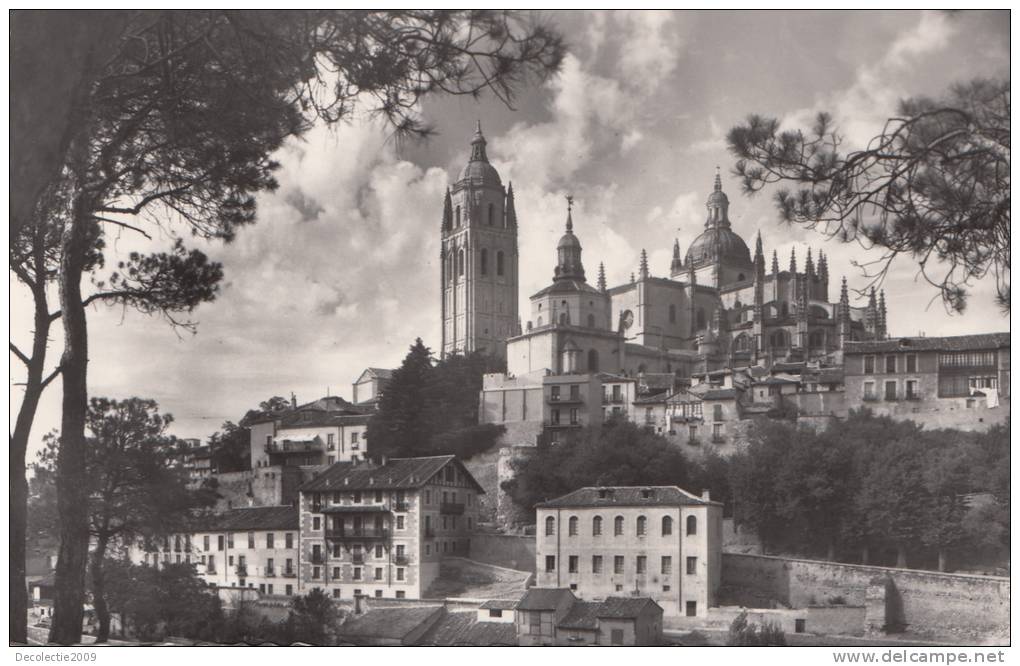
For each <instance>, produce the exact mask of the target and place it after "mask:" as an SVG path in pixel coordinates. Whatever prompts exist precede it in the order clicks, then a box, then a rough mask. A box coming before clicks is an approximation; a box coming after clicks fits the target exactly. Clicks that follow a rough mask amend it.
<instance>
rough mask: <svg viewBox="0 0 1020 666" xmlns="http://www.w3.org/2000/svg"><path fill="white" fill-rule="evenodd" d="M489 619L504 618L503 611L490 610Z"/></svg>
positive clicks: (498, 609) (497, 609)
mask: <svg viewBox="0 0 1020 666" xmlns="http://www.w3.org/2000/svg"><path fill="white" fill-rule="evenodd" d="M489 617H503V610H502V609H501V608H490V609H489Z"/></svg>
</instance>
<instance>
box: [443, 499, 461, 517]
mask: <svg viewBox="0 0 1020 666" xmlns="http://www.w3.org/2000/svg"><path fill="white" fill-rule="evenodd" d="M439 513H445V514H447V515H453V516H461V515H463V514H464V503H463V502H441V503H440V504H439Z"/></svg>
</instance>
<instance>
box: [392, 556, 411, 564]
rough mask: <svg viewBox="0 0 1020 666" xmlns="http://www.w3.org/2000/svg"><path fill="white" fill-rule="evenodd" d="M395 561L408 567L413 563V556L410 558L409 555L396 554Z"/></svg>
mask: <svg viewBox="0 0 1020 666" xmlns="http://www.w3.org/2000/svg"><path fill="white" fill-rule="evenodd" d="M393 563H394V564H397V565H399V566H402V567H406V566H407V565H409V564H410V563H411V558H409V557H408V556H407V555H394V556H393Z"/></svg>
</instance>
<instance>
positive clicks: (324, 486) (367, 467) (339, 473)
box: [301, 456, 485, 493]
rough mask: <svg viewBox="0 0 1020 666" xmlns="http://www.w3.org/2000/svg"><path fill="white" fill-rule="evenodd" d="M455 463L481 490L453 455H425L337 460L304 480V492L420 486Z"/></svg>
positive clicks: (478, 487)
mask: <svg viewBox="0 0 1020 666" xmlns="http://www.w3.org/2000/svg"><path fill="white" fill-rule="evenodd" d="M450 464H453V465H457V466H458V467H460V471H461V474H463V475H465V476H466V477H467V479H468V481H470V482H471V483H472V484H473V485H474V486H475V488H476V489H477V490H478V492H482V493H484V492H485V491H484V490H483V489H482V487H481V486H480V485H479V484H478V482H477V481H476V480H475V478H474V477H473V476H471V473H470V472H468V471H467V468H465V467H464V465H463V463H461V462H460V461H459V460H457V457H456V456H429V457H426V458H390V459H389V460H388V461H387V462H386V464H385V465H376V464H374V463H370V462H359V463H357V464H355V463H350V462H338V463H334V464H333V465H330V466H329V467H328V468H327V469H326V470H325V471H324V472H323V473H322V474H319V475H318V476H316V477H315V478H314V479H312V480H311V481H309V482H308V483H306V484H304V485H303V486H301V490H304V491H316V490H319V491H332V490H401V489H408V488H420V487H422V486H424V485H425V484H426V483H427V482H428V481H429V479H431V478H432V477H433V476H435V475H436V474H437V473H438V472H439V470H441V469H443V468H444V467H446V466H447V465H450Z"/></svg>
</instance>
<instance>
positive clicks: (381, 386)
mask: <svg viewBox="0 0 1020 666" xmlns="http://www.w3.org/2000/svg"><path fill="white" fill-rule="evenodd" d="M391 379H393V370H390V369H389V368H365V370H364V371H363V372H362V373H361V374H360V375H358V378H357V379H355V380H354V383H353V384H351V400H352V401H353V402H354V404H355V405H357V406H358V407H371V408H373V409H375V408H378V406H379V399H380V398H381V397H382V393H383V391H385V390H386V386H387V385H388V384H389V383H390V380H391Z"/></svg>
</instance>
